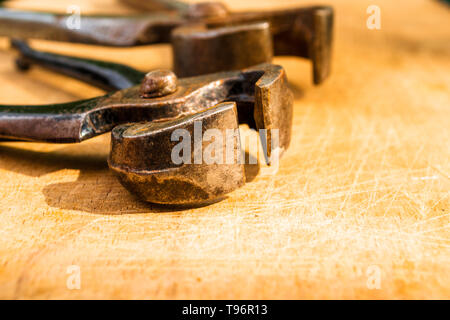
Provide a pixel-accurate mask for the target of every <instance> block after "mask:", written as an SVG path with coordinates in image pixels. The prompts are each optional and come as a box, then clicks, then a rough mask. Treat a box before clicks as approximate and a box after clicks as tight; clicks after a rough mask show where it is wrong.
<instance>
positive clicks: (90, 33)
mask: <svg viewBox="0 0 450 320" xmlns="http://www.w3.org/2000/svg"><path fill="white" fill-rule="evenodd" d="M73 19H74V17H72V16H71V15H68V14H57V13H46V12H31V11H19V10H10V9H4V8H0V36H11V30H14V37H16V38H35V39H44V40H55V41H66V42H78V43H87V44H99V45H108V46H135V45H141V44H149V43H159V42H167V41H168V39H170V31H171V30H172V29H173V28H174V27H176V26H178V25H179V24H180V23H181V22H182V19H181V17H180V16H179V15H178V13H170V12H167V13H165V12H160V13H157V14H146V15H137V16H95V15H81V16H80V17H79V23H78V22H77V23H75V22H74V21H73Z"/></svg>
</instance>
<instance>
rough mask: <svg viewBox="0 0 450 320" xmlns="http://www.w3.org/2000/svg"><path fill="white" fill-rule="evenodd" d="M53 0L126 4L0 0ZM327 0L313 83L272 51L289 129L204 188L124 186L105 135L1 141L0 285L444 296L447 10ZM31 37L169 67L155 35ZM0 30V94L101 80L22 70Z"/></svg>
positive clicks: (93, 6)
mask: <svg viewBox="0 0 450 320" xmlns="http://www.w3.org/2000/svg"><path fill="white" fill-rule="evenodd" d="M311 2H316V1H308V2H307V3H308V4H309V3H311ZM320 2H321V3H324V2H326V1H320ZM228 3H229V6H230V7H231V8H234V9H248V8H254V9H259V8H262V7H264V8H273V7H277V6H278V7H286V6H295V5H299V4H306V2H304V1H295V2H294V1H288V0H285V1H269V0H264V1H261V0H258V1H256V0H254V1H245V2H244V1H237V0H233V1H229V2H228ZM70 4H80V5H81V10H82V13H93V12H102V11H103V12H104V11H105V10H107V11H106V12H111V13H119V12H124V13H130V12H133V11H132V10H131V9H127V8H126V7H124V6H123V5H120V4H118V3H117V1H113V0H97V1H73V0H71V1H58V2H55V1H39V4H37V3H36V2H35V1H31V0H30V1H16V2H15V3H13V5H12V6H14V7H16V8H27V9H28V8H30V9H45V10H48V9H52V8H54V10H59V11H62V12H65V10H66V7H67V6H68V5H70ZM330 4H332V5H334V7H335V10H336V21H335V22H336V28H335V43H334V44H335V45H334V58H333V73H332V76H331V77H330V79H329V80H328V81H327V82H326V83H325V84H323V85H322V86H319V87H314V86H312V84H311V66H310V64H309V63H308V62H307V61H304V60H301V59H299V58H291V57H289V58H288V57H283V58H277V59H275V62H276V63H278V64H281V65H282V66H284V67H285V69H286V71H287V74H288V78H289V80H290V84H291V87H292V89H293V91H294V94H295V107H294V108H295V112H294V133H293V137H292V141H293V142H292V144H291V147H290V149H289V150H288V152H287V153H286V154H285V156H284V157H283V159H282V161H281V164H280V168H279V171H278V173H277V174H276V175H270V174H268V172H267V168H266V167H265V166H264V165H263V164H260V165H258V166H247V177H248V180H250V181H249V182H248V183H247V184H246V185H245V186H244V187H243V188H242V189H239V190H237V191H235V192H233V193H231V194H230V195H229V196H228V198H227V199H226V200H224V201H222V202H219V203H216V204H213V205H210V206H206V207H202V208H196V209H192V210H172V209H170V208H164V207H158V206H154V205H150V204H146V203H143V202H140V201H138V200H136V199H135V198H134V197H133V196H131V195H130V194H129V193H128V192H127V191H126V190H125V189H124V188H123V187H122V186H121V185H120V184H119V182H118V181H117V180H116V178H115V177H114V176H113V175H112V174H111V172H109V171H108V167H107V164H106V157H107V154H108V151H109V136H108V135H105V136H101V137H98V138H95V139H93V140H92V141H88V142H85V143H82V144H79V145H69V144H67V145H47V144H39V143H1V144H0V182H1V186H0V298H13V299H22V298H33V299H47V298H63V299H67V298H75V299H77V298H114V299H124V298H144V299H174V298H175V299H179V298H183V299H184V298H195V299H204V298H206V299H209V298H215V299H222V298H237V299H240V298H246V299H253V298H256V299H259V298H272V299H280V298H447V299H448V298H450V276H449V275H450V202H449V190H450V181H449V175H450V129H449V128H450V24H449V21H450V8H449V7H448V6H445V5H444V4H443V3H440V2H437V1H432V0H408V1H406V0H397V1H390V0H377V1H365V0H358V1H356V0H355V1H350V0H340V1H330ZM371 4H377V5H378V6H379V7H380V9H381V29H380V30H369V29H368V28H367V27H366V20H367V18H368V17H369V15H368V14H367V13H366V10H367V7H368V6H369V5H371ZM33 44H34V45H36V46H37V47H38V48H41V49H45V50H52V51H55V52H60V53H70V54H76V55H79V56H86V57H94V58H102V59H108V60H112V61H118V62H125V63H128V64H130V65H132V66H134V67H136V68H139V69H142V70H150V69H152V68H170V66H171V54H170V48H169V47H168V46H166V45H156V46H152V47H151V48H150V47H142V48H132V49H119V48H115V49H114V48H104V47H92V46H84V45H71V44H70V45H69V44H58V43H51V42H44V41H34V42H33ZM1 45H2V50H1V51H0V83H1V85H0V97H1V102H2V103H4V104H7V103H9V104H16V103H17V104H19V103H30V104H39V103H50V102H63V101H69V100H73V99H81V98H88V97H93V96H96V95H99V94H101V93H102V92H101V91H100V90H98V89H94V88H92V87H90V86H88V85H85V84H82V83H80V82H78V81H75V80H72V79H68V78H66V77H63V76H59V75H55V74H53V73H51V72H47V71H44V70H42V69H40V68H34V69H32V70H31V71H30V72H29V73H26V74H23V73H20V72H18V71H16V70H15V68H14V65H13V63H12V61H13V58H14V54H13V53H12V52H10V51H7V50H6V49H7V41H6V40H3V41H2V42H1ZM244 132H245V130H244ZM78 284H79V289H77V287H78Z"/></svg>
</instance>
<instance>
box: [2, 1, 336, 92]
mask: <svg viewBox="0 0 450 320" xmlns="http://www.w3.org/2000/svg"><path fill="white" fill-rule="evenodd" d="M132 2H134V1H132ZM161 3H162V4H163V6H164V5H165V1H158V2H157V3H156V4H159V5H161ZM149 4H150V5H151V4H152V2H151V1H150V2H149ZM165 8H166V9H165V10H161V11H158V10H156V11H154V12H150V13H147V14H145V15H139V16H86V15H83V16H81V20H80V28H79V29H69V28H68V27H67V19H68V18H69V17H68V16H67V15H59V14H51V13H37V12H24V11H15V10H8V9H0V35H3V36H11V37H18V38H40V39H50V40H59V41H70V42H81V43H89V44H101V45H110V46H135V45H142V44H151V43H162V42H167V43H172V45H173V47H174V51H175V52H174V59H175V60H174V65H175V73H176V74H178V75H179V76H187V75H198V74H201V72H218V71H225V70H230V69H237V68H242V67H249V66H251V65H255V64H258V63H262V62H270V60H271V58H272V55H294V56H299V57H303V58H307V59H310V60H311V61H312V63H313V76H314V83H316V84H319V83H321V82H322V81H323V80H324V79H325V78H326V77H327V76H328V74H329V72H330V60H331V45H332V29H333V9H332V8H331V7H328V6H311V7H304V8H295V9H284V10H272V11H261V12H230V11H229V10H228V9H227V8H226V7H225V6H224V5H223V4H221V3H198V4H192V5H189V6H184V7H183V6H181V7H177V6H176V8H174V7H173V6H172V7H171V6H170V5H169V6H168V7H167V6H165ZM261 22H268V23H269V31H270V34H271V36H272V41H267V40H264V39H265V38H266V35H261V33H264V32H265V31H263V30H261V27H259V28H255V24H258V23H261ZM248 25H250V26H248ZM179 28H181V29H182V30H178V29H179ZM202 29H203V31H202ZM202 35H203V36H204V38H201V37H200V36H202ZM241 39H242V40H245V41H246V42H241ZM230 43H234V45H233V46H231V47H230V46H228V47H229V48H228V47H227V44H230ZM236 43H241V44H242V45H243V46H247V47H249V44H252V43H253V44H254V47H253V48H251V50H249V51H247V54H246V55H243V54H242V52H244V51H243V50H242V49H241V48H239V47H238V45H237V44H236ZM271 45H273V52H272V53H268V52H267V50H269V49H268V48H269V47H270V46H271ZM218 47H221V48H222V49H223V51H224V52H225V53H224V54H223V56H224V57H225V58H226V59H228V62H226V63H225V62H223V61H219V59H214V57H217V54H218V52H219V51H218V50H216V49H214V48H218ZM202 48H203V49H205V50H207V49H208V48H211V49H210V50H211V51H210V54H211V55H207V56H206V55H205V56H206V57H199V59H197V61H195V62H196V64H195V66H193V67H189V65H188V64H181V63H180V62H179V59H180V56H182V54H183V51H187V52H189V54H192V56H194V54H198V52H201V49H202ZM260 51H263V52H264V54H261V53H260ZM188 59H189V58H188ZM262 59H265V61H261V60H262ZM191 60H194V59H193V58H191ZM204 65H208V66H209V68H208V69H207V70H202V69H201V68H198V66H204ZM196 70H200V71H198V72H197V73H196Z"/></svg>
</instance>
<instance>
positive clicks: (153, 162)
mask: <svg viewBox="0 0 450 320" xmlns="http://www.w3.org/2000/svg"><path fill="white" fill-rule="evenodd" d="M156 74H158V75H159V76H160V77H161V74H162V75H163V78H156V79H150V80H154V81H153V82H152V83H155V85H154V86H153V87H152V86H146V88H147V87H148V88H151V89H152V90H156V91H157V90H161V87H159V84H160V83H163V82H164V81H162V80H167V74H166V73H163V72H159V73H156ZM170 79H172V82H173V78H170ZM147 80H149V79H147ZM160 80H161V81H160ZM144 84H146V85H148V83H145V82H144V83H143V86H144ZM172 91H173V92H172V93H169V94H167V95H164V96H160V97H155V98H143V97H142V86H134V87H131V88H128V89H123V90H120V91H117V92H114V93H110V94H107V95H105V96H102V97H97V98H93V99H89V100H83V101H75V102H71V103H65V104H56V105H46V106H0V137H2V138H6V139H15V140H25V141H45V142H59V143H62V142H80V141H84V140H86V139H89V138H91V137H94V136H96V135H99V134H102V133H105V132H107V131H111V130H113V132H112V139H111V140H112V141H111V154H110V159H109V165H110V167H111V169H112V170H113V171H115V172H116V173H117V174H118V176H119V178H120V181H121V182H122V183H123V184H124V186H125V187H126V188H127V189H128V190H130V191H131V192H133V193H135V194H137V195H138V196H140V197H141V198H142V199H144V200H146V201H151V202H156V203H166V204H190V205H192V204H200V203H204V202H209V201H214V200H215V199H218V198H220V197H222V196H223V195H224V194H226V193H228V192H230V191H232V190H234V189H236V188H238V187H240V186H241V185H242V184H243V183H244V181H245V175H244V171H243V164H241V163H233V164H220V165H219V164H207V163H201V164H182V165H175V164H174V163H172V162H171V161H169V159H170V155H171V146H172V145H173V142H170V141H169V138H170V137H171V134H172V132H173V130H175V129H180V128H184V129H186V130H187V131H188V132H190V130H192V126H193V123H194V122H195V121H196V120H201V121H202V122H203V124H204V129H208V128H216V129H218V130H220V131H226V129H237V128H238V123H247V124H248V125H249V126H250V127H251V128H255V129H266V130H267V135H266V136H265V139H266V141H264V144H265V145H267V146H268V148H267V154H268V161H269V163H270V161H271V160H270V159H271V158H270V157H271V156H272V154H275V152H274V151H275V150H276V151H277V152H276V154H281V153H282V152H283V151H284V150H286V149H287V147H288V146H289V143H290V138H291V127H292V107H293V96H292V92H291V91H290V89H289V88H288V84H287V79H286V75H285V72H284V70H283V68H282V67H280V66H276V65H272V64H262V65H259V66H255V67H252V68H249V69H245V70H242V71H231V72H223V73H216V74H210V75H206V76H198V77H191V78H182V79H179V80H178V81H177V86H176V88H175V89H173V90H172ZM222 102H225V103H222ZM221 103H222V104H221ZM143 121H144V122H143ZM145 121H147V122H145ZM275 129H276V130H279V143H278V145H273V144H271V141H272V139H271V135H272V132H273V130H275ZM232 139H234V140H233V142H234V143H235V146H236V148H238V149H240V146H239V143H238V141H237V140H238V139H237V140H236V138H232ZM225 145H227V144H225ZM228 145H229V144H228ZM221 179H222V180H221ZM225 184H226V185H225Z"/></svg>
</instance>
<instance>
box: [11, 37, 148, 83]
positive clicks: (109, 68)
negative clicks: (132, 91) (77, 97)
mask: <svg viewBox="0 0 450 320" xmlns="http://www.w3.org/2000/svg"><path fill="white" fill-rule="evenodd" d="M11 45H12V47H13V48H15V49H16V50H18V51H19V53H20V57H19V58H18V59H17V60H16V63H17V66H18V67H19V69H21V70H27V69H28V68H29V67H30V66H31V65H32V64H37V65H40V66H42V67H44V68H47V69H50V70H52V71H55V72H57V73H62V74H65V75H67V76H69V77H72V78H75V79H79V80H81V81H84V82H87V83H89V84H92V85H94V86H96V87H99V88H101V89H104V90H106V91H114V90H120V89H125V88H129V87H132V86H134V85H137V84H139V83H140V82H141V81H142V79H143V78H144V76H145V73H144V72H141V71H139V70H136V69H133V68H131V67H128V66H126V65H123V64H119V63H111V62H105V61H101V60H93V59H83V58H77V57H71V56H66V55H60V54H54V53H49V52H42V51H38V50H35V49H33V48H31V47H30V46H29V45H28V44H27V43H26V42H24V41H21V40H17V39H12V40H11Z"/></svg>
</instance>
